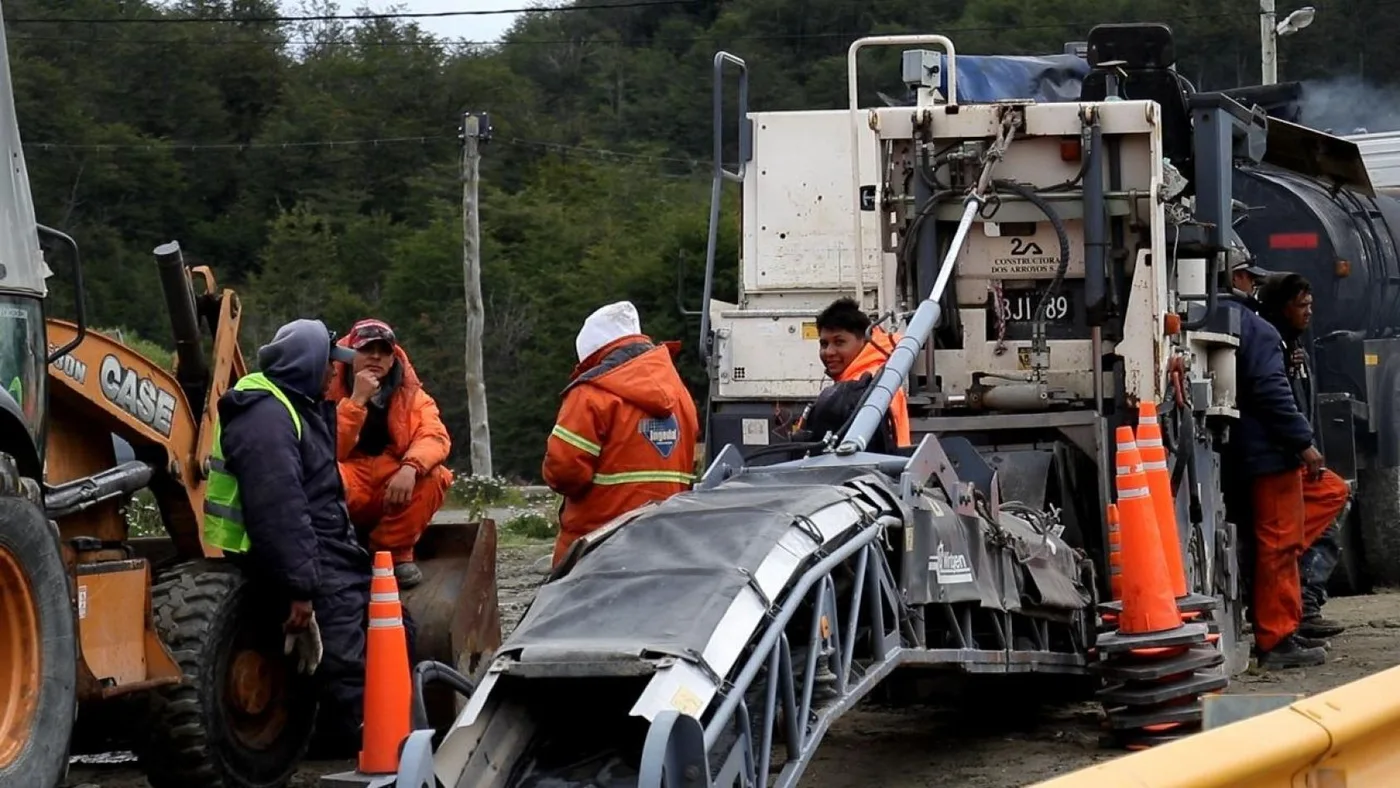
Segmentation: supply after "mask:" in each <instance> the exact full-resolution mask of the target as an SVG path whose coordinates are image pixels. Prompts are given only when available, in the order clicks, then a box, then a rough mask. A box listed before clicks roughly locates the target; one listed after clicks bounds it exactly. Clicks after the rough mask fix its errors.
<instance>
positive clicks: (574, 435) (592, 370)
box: [543, 301, 700, 565]
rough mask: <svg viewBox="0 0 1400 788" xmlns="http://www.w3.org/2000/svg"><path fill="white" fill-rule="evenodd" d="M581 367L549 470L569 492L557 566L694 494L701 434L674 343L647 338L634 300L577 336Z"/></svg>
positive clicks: (558, 424)
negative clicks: (627, 520) (646, 510)
mask: <svg viewBox="0 0 1400 788" xmlns="http://www.w3.org/2000/svg"><path fill="white" fill-rule="evenodd" d="M575 350H576V351H577V353H578V359H579V363H578V365H577V366H576V367H574V371H573V375H572V376H571V378H570V382H569V385H568V386H567V387H566V388H565V389H564V402H563V404H562V405H561V406H560V408H559V416H558V418H557V419H556V421H555V424H554V429H553V430H552V431H551V432H550V436H549V441H548V448H547V449H546V451H545V457H544V467H543V474H544V480H545V482H546V483H547V484H548V485H549V487H550V489H552V490H554V491H555V492H557V493H559V494H561V495H563V496H564V506H563V509H562V510H561V511H560V515H559V538H558V539H557V540H556V542H555V545H554V564H555V565H558V563H559V561H560V559H562V558H563V557H564V555H565V553H566V552H568V549H569V546H570V545H572V544H573V543H574V542H575V541H577V540H578V539H579V537H581V536H584V535H586V534H589V533H591V532H593V531H595V530H597V529H598V528H600V527H602V526H603V525H606V524H607V523H608V522H609V521H611V520H613V519H614V518H616V517H618V516H619V515H622V514H626V513H627V512H630V511H632V510H633V509H636V508H637V507H639V506H642V505H644V504H647V503H650V502H652V501H657V500H662V499H665V498H669V497H671V496H672V495H675V494H676V493H679V492H683V491H685V490H687V489H689V488H690V484H691V481H692V480H693V478H694V472H695V442H696V440H697V436H698V435H699V433H700V424H699V417H698V416H697V415H696V409H695V400H694V399H692V398H691V396H690V392H689V391H688V390H687V389H686V387H685V383H683V382H682V381H681V377H680V374H679V373H678V372H677V371H676V366H675V363H674V361H673V353H674V352H675V348H674V347H673V346H666V345H656V344H653V343H652V341H651V339H649V338H648V337H647V336H645V335H644V334H642V328H641V320H640V318H639V317H638V315H637V309H636V307H634V306H633V305H632V304H631V303H630V302H627V301H620V302H618V303H615V304H609V305H607V306H605V307H602V308H601V309H599V310H597V311H596V312H594V313H593V314H591V315H589V316H588V318H587V320H585V321H584V324H583V328H582V330H580V331H579V334H578V338H577V339H576V340H575Z"/></svg>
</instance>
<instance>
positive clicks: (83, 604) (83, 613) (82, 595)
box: [78, 586, 87, 619]
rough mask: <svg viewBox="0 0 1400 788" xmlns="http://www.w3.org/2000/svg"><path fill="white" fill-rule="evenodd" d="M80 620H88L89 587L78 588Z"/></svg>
mask: <svg viewBox="0 0 1400 788" xmlns="http://www.w3.org/2000/svg"><path fill="white" fill-rule="evenodd" d="M78 618H79V619H84V618H87V586H78Z"/></svg>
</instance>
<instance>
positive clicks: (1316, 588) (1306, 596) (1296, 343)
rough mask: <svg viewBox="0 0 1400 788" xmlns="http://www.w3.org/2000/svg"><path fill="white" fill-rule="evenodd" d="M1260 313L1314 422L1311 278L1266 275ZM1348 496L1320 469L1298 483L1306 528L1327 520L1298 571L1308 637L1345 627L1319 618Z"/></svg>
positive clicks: (1339, 479)
mask: <svg viewBox="0 0 1400 788" xmlns="http://www.w3.org/2000/svg"><path fill="white" fill-rule="evenodd" d="M1259 301H1260V304H1261V308H1260V310H1259V316H1260V317H1262V318H1264V319H1265V320H1268V321H1269V323H1270V324H1271V325H1273V327H1274V328H1276V329H1278V332H1279V335H1280V336H1281V337H1283V346H1284V366H1285V367H1286V369H1287V370H1288V379H1289V384H1290V385H1291V386H1292V388H1293V400H1294V401H1295V402H1297V403H1298V410H1300V411H1302V413H1303V415H1304V416H1305V417H1306V418H1307V419H1308V421H1309V422H1310V423H1312V424H1313V425H1314V426H1315V425H1317V423H1318V421H1317V419H1318V413H1317V400H1316V397H1315V392H1314V390H1313V377H1312V369H1311V366H1310V364H1309V363H1308V354H1307V351H1306V350H1305V349H1304V346H1305V344H1306V343H1305V341H1304V340H1305V337H1306V336H1307V330H1308V327H1309V326H1310V325H1311V323H1312V302H1313V294H1312V284H1311V283H1309V282H1308V280H1307V279H1305V278H1304V277H1303V276H1301V275H1299V274H1294V273H1285V274H1278V275H1276V276H1274V277H1272V278H1270V279H1269V280H1268V281H1267V283H1266V284H1265V285H1264V287H1263V288H1261V289H1260V291H1259ZM1350 500H1351V487H1350V486H1349V485H1348V484H1347V482H1346V480H1345V479H1343V478H1342V477H1340V476H1338V475H1337V474H1336V473H1333V472H1332V471H1331V470H1328V469H1325V468H1324V469H1323V471H1322V474H1321V475H1320V476H1319V477H1317V478H1312V479H1308V480H1306V481H1305V482H1304V483H1303V509H1304V512H1305V515H1306V517H1307V519H1308V523H1307V526H1306V528H1305V530H1306V531H1308V532H1311V531H1313V530H1315V529H1317V528H1319V527H1323V526H1320V525H1318V524H1317V521H1318V520H1319V519H1321V520H1325V521H1326V522H1328V523H1330V524H1329V525H1327V526H1325V527H1324V528H1323V531H1322V534H1321V536H1319V537H1318V538H1317V540H1316V541H1315V542H1312V543H1310V544H1307V545H1304V548H1305V550H1306V552H1304V553H1303V557H1302V560H1301V562H1300V563H1299V565H1298V571H1299V572H1300V573H1301V578H1302V583H1303V623H1302V625H1301V626H1300V627H1299V632H1301V633H1302V634H1303V635H1305V636H1307V637H1310V638H1329V637H1332V636H1333V635H1339V634H1341V633H1342V631H1343V630H1344V629H1345V627H1344V626H1342V624H1340V623H1339V622H1336V621H1333V620H1331V619H1327V618H1323V616H1322V606H1323V605H1324V604H1325V603H1326V602H1327V580H1328V578H1329V577H1330V576H1331V574H1332V570H1334V569H1335V568H1336V567H1337V562H1338V561H1339V560H1340V559H1341V554H1342V541H1341V528H1342V523H1343V522H1344V521H1345V518H1346V514H1347V512H1348V508H1349V504H1350Z"/></svg>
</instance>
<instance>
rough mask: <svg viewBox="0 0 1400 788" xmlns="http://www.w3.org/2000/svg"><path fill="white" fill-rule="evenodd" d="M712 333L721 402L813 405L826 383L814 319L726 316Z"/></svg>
mask: <svg viewBox="0 0 1400 788" xmlns="http://www.w3.org/2000/svg"><path fill="white" fill-rule="evenodd" d="M715 328H716V330H717V331H716V342H715V349H716V352H717V354H718V365H719V367H718V380H717V384H718V388H717V390H716V394H717V396H718V397H720V398H722V399H730V398H737V399H761V400H777V399H811V398H813V397H816V396H817V394H818V393H820V392H821V389H822V386H823V384H824V383H826V382H829V380H830V379H829V378H827V377H826V373H825V372H824V371H823V370H822V364H821V360H820V359H819V358H818V355H817V350H818V345H817V324H816V320H815V317H814V316H813V315H794V316H786V317H769V316H755V315H746V314H743V313H742V312H729V313H723V314H721V315H720V317H719V319H718V320H717V321H716V324H715ZM736 339H737V340H738V341H736Z"/></svg>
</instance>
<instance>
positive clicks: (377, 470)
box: [326, 319, 452, 588]
mask: <svg viewBox="0 0 1400 788" xmlns="http://www.w3.org/2000/svg"><path fill="white" fill-rule="evenodd" d="M338 344H340V345H342V346H344V347H348V348H350V349H351V350H353V351H355V360H354V362H353V363H351V364H345V363H341V362H337V363H336V364H335V370H334V373H333V374H334V377H333V379H332V381H331V387H330V391H329V393H328V394H327V396H326V398H327V399H329V400H331V401H333V402H335V403H336V422H337V429H336V454H337V457H336V459H337V460H339V462H340V475H341V479H342V480H343V481H344V483H345V501H346V505H347V508H348V509H349V510H350V520H351V522H353V523H354V524H355V528H356V530H357V531H358V532H359V533H360V534H361V538H362V539H367V541H368V542H369V547H370V549H371V550H374V551H378V550H387V551H389V552H390V553H392V554H393V556H394V576H395V577H396V578H397V579H398V582H399V586H400V587H401V588H412V587H413V586H416V585H418V583H420V582H422V580H423V573H422V571H421V570H420V569H419V568H418V566H417V565H416V564H415V563H414V562H413V548H414V545H416V544H417V543H418V538H419V537H420V536H422V534H423V531H424V530H426V529H427V527H428V524H429V523H431V522H432V519H433V515H435V514H437V511H438V509H440V508H442V503H443V499H444V498H445V497H446V495H447V488H448V487H449V486H451V484H452V472H451V471H450V470H448V469H447V467H446V466H445V465H443V463H444V462H445V461H446V460H447V456H448V454H449V453H450V452H451V450H452V439H451V437H449V436H448V433H447V428H446V426H444V425H443V423H442V418H441V415H440V414H439V412H438V406H437V403H436V402H435V401H434V400H433V398H432V397H431V396H429V394H428V392H426V391H424V390H423V384H422V383H421V382H420V381H419V379H418V374H417V373H416V372H414V370H413V365H412V364H411V363H409V360H408V354H407V353H405V352H404V349H403V346H401V345H400V344H399V343H398V339H397V338H396V337H395V335H394V330H393V329H392V328H390V327H389V325H388V324H387V323H385V322H383V321H382V320H373V319H367V320H361V321H360V322H358V323H356V324H355V325H354V326H353V327H352V328H351V329H350V332H349V333H348V334H346V335H345V337H344V338H342V339H341V340H340V342H339V343H338Z"/></svg>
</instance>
